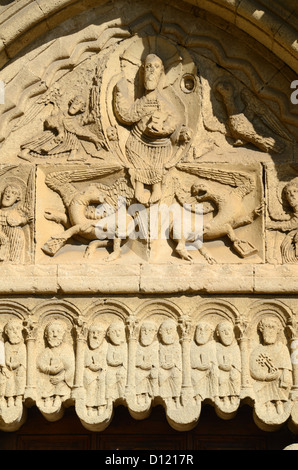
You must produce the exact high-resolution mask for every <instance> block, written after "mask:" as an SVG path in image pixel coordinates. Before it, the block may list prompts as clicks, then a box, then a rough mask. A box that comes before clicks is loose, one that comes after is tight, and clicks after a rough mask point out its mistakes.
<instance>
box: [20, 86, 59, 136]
mask: <svg viewBox="0 0 298 470" xmlns="http://www.w3.org/2000/svg"><path fill="white" fill-rule="evenodd" d="M42 85H44V84H43V83H42ZM60 100H61V93H60V90H59V89H57V88H54V89H53V90H48V91H47V92H46V93H45V94H44V95H42V96H41V97H40V98H38V99H37V100H36V101H35V103H33V104H32V106H30V107H29V109H28V111H26V113H25V114H24V115H23V116H22V117H21V118H20V119H19V120H18V122H17V124H16V125H15V126H14V127H13V129H12V132H15V131H16V130H17V129H20V128H21V127H23V126H26V125H27V124H29V123H30V122H31V121H33V119H34V118H35V117H36V116H38V114H40V113H41V112H42V111H43V109H44V107H45V106H47V105H48V104H52V105H54V106H55V107H59V104H60Z"/></svg>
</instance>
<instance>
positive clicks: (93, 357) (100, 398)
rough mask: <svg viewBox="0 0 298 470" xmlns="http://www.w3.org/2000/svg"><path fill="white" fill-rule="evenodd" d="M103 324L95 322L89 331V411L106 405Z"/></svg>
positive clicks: (85, 377)
mask: <svg viewBox="0 0 298 470" xmlns="http://www.w3.org/2000/svg"><path fill="white" fill-rule="evenodd" d="M105 334H106V331H105V329H104V327H103V326H102V325H99V324H95V323H94V324H93V325H91V326H90V328H89V331H88V347H87V349H86V352H85V369H84V387H85V390H86V402H85V403H86V407H87V411H88V413H89V414H90V413H92V412H96V413H97V412H100V410H101V408H105V406H106V397H105V392H106V372H107V362H106V356H107V343H106V341H105Z"/></svg>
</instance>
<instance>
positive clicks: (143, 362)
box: [135, 321, 158, 405]
mask: <svg viewBox="0 0 298 470" xmlns="http://www.w3.org/2000/svg"><path fill="white" fill-rule="evenodd" d="M156 332H157V328H156V325H155V324H154V323H153V322H149V321H145V322H144V323H143V324H142V326H141V328H140V338H139V344H138V347H137V353H136V376H135V380H136V396H137V402H138V404H140V405H142V404H146V403H147V402H148V400H149V399H152V398H153V397H154V396H156V395H157V394H158V341H157V339H156Z"/></svg>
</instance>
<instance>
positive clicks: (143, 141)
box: [114, 54, 179, 204]
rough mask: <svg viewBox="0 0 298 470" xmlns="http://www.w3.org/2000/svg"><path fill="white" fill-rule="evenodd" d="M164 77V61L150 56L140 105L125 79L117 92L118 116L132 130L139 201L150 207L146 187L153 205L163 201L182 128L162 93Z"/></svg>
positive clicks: (134, 178)
mask: <svg viewBox="0 0 298 470" xmlns="http://www.w3.org/2000/svg"><path fill="white" fill-rule="evenodd" d="M163 76H164V65H163V62H162V60H161V59H160V58H159V57H158V56H157V55H155V54H149V55H147V57H146V59H145V62H144V88H145V94H144V95H143V96H142V97H141V98H140V99H137V100H136V101H134V100H133V99H132V98H130V96H129V93H128V86H127V82H126V79H124V78H123V79H122V80H120V81H119V82H118V84H117V85H116V89H115V99H114V110H115V114H116V116H117V118H118V120H119V121H120V122H121V123H122V124H125V125H130V126H132V130H131V133H130V137H129V138H128V140H127V143H126V156H127V159H128V161H129V163H130V164H131V169H130V175H131V181H132V184H133V185H134V186H135V197H136V199H137V200H138V201H139V202H140V203H142V204H146V203H147V199H146V196H145V192H144V185H148V186H150V187H151V190H152V192H151V196H150V200H149V202H150V203H156V202H158V201H159V200H160V198H161V189H162V181H163V176H164V172H165V164H166V163H167V162H168V161H169V160H170V158H171V155H172V141H171V137H172V136H173V134H174V133H175V131H177V130H178V127H179V119H178V114H179V113H178V111H177V110H176V109H175V108H174V107H173V104H172V103H171V102H170V101H169V100H168V99H167V98H166V97H165V95H164V94H163V93H162V86H161V82H162V79H163Z"/></svg>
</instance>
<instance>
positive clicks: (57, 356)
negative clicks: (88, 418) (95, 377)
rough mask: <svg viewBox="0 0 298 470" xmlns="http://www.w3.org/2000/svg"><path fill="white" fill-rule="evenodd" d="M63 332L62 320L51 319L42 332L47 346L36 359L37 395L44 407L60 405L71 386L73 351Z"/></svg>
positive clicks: (73, 366)
mask: <svg viewBox="0 0 298 470" xmlns="http://www.w3.org/2000/svg"><path fill="white" fill-rule="evenodd" d="M65 334H66V325H65V324H64V323H63V322H62V321H59V320H53V321H51V322H50V323H49V324H48V325H47V326H46V328H45V332H44V335H45V339H46V342H47V346H46V348H45V349H44V351H43V352H42V353H41V354H40V355H39V357H38V359H37V368H38V370H39V372H40V381H39V382H38V385H39V395H40V397H41V399H42V400H43V404H44V406H45V407H46V408H47V407H58V406H60V405H61V402H63V401H65V400H67V399H68V398H69V397H70V392H71V387H72V386H73V381H74V370H75V358H74V351H73V348H72V347H71V345H70V344H67V343H66V342H65Z"/></svg>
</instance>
